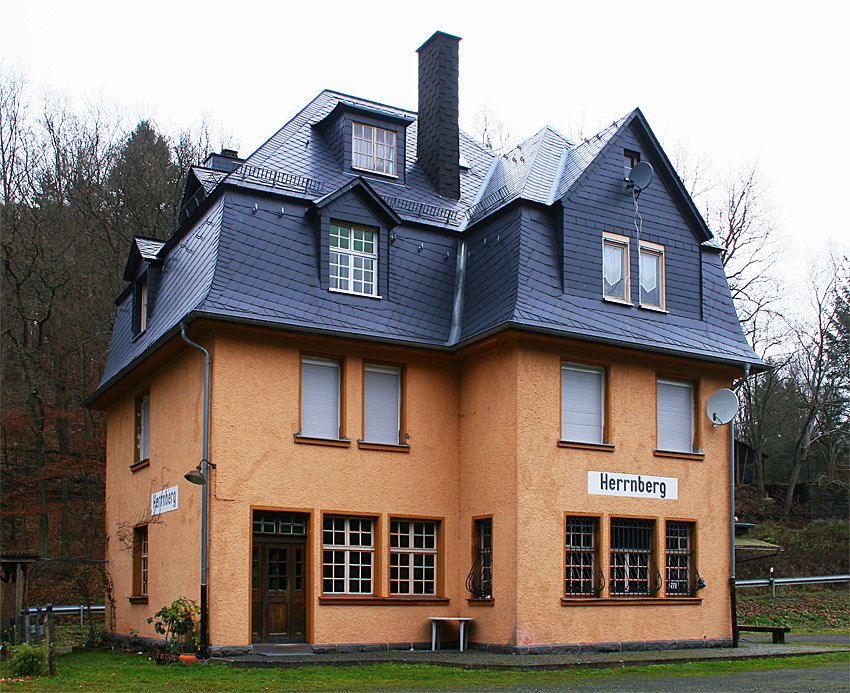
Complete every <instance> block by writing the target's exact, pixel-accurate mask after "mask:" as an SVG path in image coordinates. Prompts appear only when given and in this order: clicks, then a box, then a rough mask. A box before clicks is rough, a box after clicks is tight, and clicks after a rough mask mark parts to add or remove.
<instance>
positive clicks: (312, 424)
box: [300, 356, 341, 439]
mask: <svg viewBox="0 0 850 693" xmlns="http://www.w3.org/2000/svg"><path fill="white" fill-rule="evenodd" d="M340 371H341V364H340V362H339V361H335V360H332V359H321V358H312V357H306V356H304V357H302V358H301V431H300V435H302V436H306V437H308V438H329V439H339V438H340V437H341V432H340Z"/></svg>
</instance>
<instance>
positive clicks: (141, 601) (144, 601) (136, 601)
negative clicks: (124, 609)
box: [127, 594, 148, 604]
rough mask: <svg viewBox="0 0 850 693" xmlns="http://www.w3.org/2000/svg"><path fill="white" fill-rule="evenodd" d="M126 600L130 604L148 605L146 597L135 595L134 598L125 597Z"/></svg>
mask: <svg viewBox="0 0 850 693" xmlns="http://www.w3.org/2000/svg"><path fill="white" fill-rule="evenodd" d="M127 600H128V601H129V602H130V603H131V604H147V603H148V595H146V594H140V595H136V596H134V597H127Z"/></svg>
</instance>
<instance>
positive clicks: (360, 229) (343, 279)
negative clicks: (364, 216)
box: [329, 222, 378, 296]
mask: <svg viewBox="0 0 850 693" xmlns="http://www.w3.org/2000/svg"><path fill="white" fill-rule="evenodd" d="M330 231H331V232H330V253H329V257H330V266H329V269H330V272H329V277H330V289H331V291H343V292H345V293H349V294H361V295H364V296H377V294H378V284H377V276H378V233H377V231H376V230H375V229H370V228H368V227H366V226H354V225H353V224H341V223H338V222H331V229H330Z"/></svg>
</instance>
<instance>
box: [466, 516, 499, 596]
mask: <svg viewBox="0 0 850 693" xmlns="http://www.w3.org/2000/svg"><path fill="white" fill-rule="evenodd" d="M473 529H474V539H475V553H474V558H473V561H472V570H470V571H469V575H468V576H467V578H466V589H468V590H469V591H470V592H472V596H473V597H475V598H476V599H490V598H491V597H492V596H493V520H492V518H489V517H486V518H482V519H480V520H475V522H474V525H473Z"/></svg>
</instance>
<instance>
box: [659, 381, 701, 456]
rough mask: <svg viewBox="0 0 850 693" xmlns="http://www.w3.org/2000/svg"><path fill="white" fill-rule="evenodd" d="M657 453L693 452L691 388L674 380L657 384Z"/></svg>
mask: <svg viewBox="0 0 850 693" xmlns="http://www.w3.org/2000/svg"><path fill="white" fill-rule="evenodd" d="M657 418H658V449H659V450H671V451H674V452H693V451H694V386H693V384H691V383H686V382H680V381H678V380H659V381H658V411H657Z"/></svg>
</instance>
